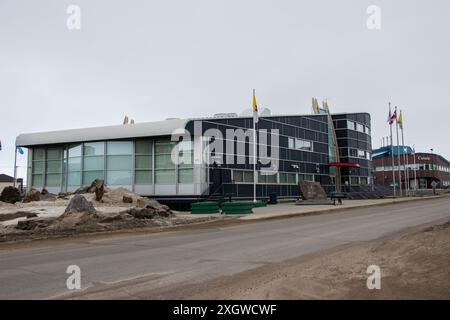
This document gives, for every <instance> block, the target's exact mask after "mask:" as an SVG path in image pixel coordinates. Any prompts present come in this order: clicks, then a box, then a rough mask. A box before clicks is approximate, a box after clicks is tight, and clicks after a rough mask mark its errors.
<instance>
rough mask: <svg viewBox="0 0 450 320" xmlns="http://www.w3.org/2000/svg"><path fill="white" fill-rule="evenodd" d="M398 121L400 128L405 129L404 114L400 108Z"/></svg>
mask: <svg viewBox="0 0 450 320" xmlns="http://www.w3.org/2000/svg"><path fill="white" fill-rule="evenodd" d="M397 123H398V125H399V126H400V128H402V129H403V115H402V111H401V110H400V115H399V116H398V117H397Z"/></svg>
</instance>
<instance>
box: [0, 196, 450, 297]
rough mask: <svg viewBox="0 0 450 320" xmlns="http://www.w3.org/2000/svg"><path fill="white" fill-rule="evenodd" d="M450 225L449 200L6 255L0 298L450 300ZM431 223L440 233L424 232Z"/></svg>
mask: <svg viewBox="0 0 450 320" xmlns="http://www.w3.org/2000/svg"><path fill="white" fill-rule="evenodd" d="M449 220H450V198H448V197H445V198H440V199H432V200H423V201H414V202H409V203H399V204H394V205H392V206H383V207H370V208H364V209H354V210H344V211H340V212H335V213H328V214H322V215H316V216H307V217H295V218H289V219H282V220H269V221H261V222H255V223H248V224H241V225H235V226H227V227H210V228H202V229H199V230H195V229H192V230H185V231H177V232H167V233H161V234H145V235H139V236H129V235H128V236H123V237H111V238H108V239H102V240H88V239H87V240H82V239H77V240H74V241H73V242H70V243H64V244H60V245H55V246H52V245H50V244H47V245H46V246H37V247H33V246H31V247H29V248H22V249H5V248H2V249H1V250H0V298H3V299H18V298H32V299H40V298H83V299H84V298H90V299H102V298H124V299H146V298H157V299H158V298H159V299H164V298H186V299H190V298H227V299H228V298H295V299H297V298H340V297H344V298H354V297H356V298H358V297H362V298H377V297H392V298H408V297H419V298H430V297H435V298H448V294H447V292H448V283H449V281H448V280H449V277H448V270H449V269H448V265H449V261H448V252H449V250H448V249H449V247H448V241H449V240H448V239H449V232H448V229H449V228H448V225H444V224H443V223H444V222H445V221H449ZM437 221H438V222H437ZM424 224H429V225H436V224H441V226H440V227H434V228H430V227H428V228H429V229H426V230H425V231H423V228H425V227H424V226H423V225H424ZM411 228H413V229H411ZM402 230H403V232H402V233H400V234H399V232H401V231H402ZM405 230H407V231H408V232H406V231H405ZM380 238H382V239H380ZM376 239H379V240H376ZM73 264H75V265H78V266H79V267H80V269H81V283H82V289H81V290H78V291H70V290H68V289H67V287H66V280H67V277H68V276H69V275H68V274H66V269H67V267H68V266H69V265H73ZM369 264H377V265H379V266H380V268H381V271H382V289H381V290H380V291H379V292H373V291H369V290H367V289H366V287H365V283H366V277H367V275H366V273H365V271H366V268H367V266H368V265H369ZM414 291H415V292H414ZM383 292H386V293H383ZM389 292H390V293H389ZM382 294H386V295H385V296H382Z"/></svg>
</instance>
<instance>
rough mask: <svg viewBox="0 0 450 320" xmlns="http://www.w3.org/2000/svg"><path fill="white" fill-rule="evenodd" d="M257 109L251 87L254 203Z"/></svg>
mask: <svg viewBox="0 0 450 320" xmlns="http://www.w3.org/2000/svg"><path fill="white" fill-rule="evenodd" d="M257 116H258V109H257V107H256V98H255V89H253V202H254V203H256V179H257V175H256V158H257V157H256V150H257V149H256V122H257Z"/></svg>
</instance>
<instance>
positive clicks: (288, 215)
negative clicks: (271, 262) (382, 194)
mask: <svg viewBox="0 0 450 320" xmlns="http://www.w3.org/2000/svg"><path fill="white" fill-rule="evenodd" d="M448 196H449V194H444V195H438V196H431V197H419V198H411V199H406V200H401V201H396V200H395V199H392V201H389V202H383V203H371V204H363V205H360V206H353V207H342V206H333V207H332V208H330V209H323V210H317V211H308V212H298V213H286V214H280V215H276V216H269V217H264V216H261V217H259V218H256V217H255V218H251V219H245V218H246V217H247V216H248V215H245V216H244V215H243V216H240V217H238V220H239V221H245V222H252V221H255V222H256V221H265V220H276V219H287V218H293V217H305V216H312V215H319V214H329V213H334V212H340V211H346V210H354V209H365V208H370V207H382V206H388V205H392V204H401V203H408V202H413V201H421V200H422V201H425V200H434V199H440V198H445V197H448ZM253 217H254V216H253Z"/></svg>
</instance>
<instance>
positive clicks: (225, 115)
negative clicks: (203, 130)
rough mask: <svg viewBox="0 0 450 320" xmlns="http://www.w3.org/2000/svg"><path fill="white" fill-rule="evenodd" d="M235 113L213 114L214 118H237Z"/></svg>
mask: <svg viewBox="0 0 450 320" xmlns="http://www.w3.org/2000/svg"><path fill="white" fill-rule="evenodd" d="M237 117H238V115H237V113H234V112H232V113H216V114H214V118H237Z"/></svg>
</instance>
